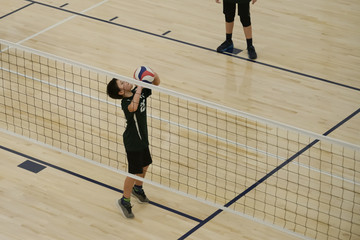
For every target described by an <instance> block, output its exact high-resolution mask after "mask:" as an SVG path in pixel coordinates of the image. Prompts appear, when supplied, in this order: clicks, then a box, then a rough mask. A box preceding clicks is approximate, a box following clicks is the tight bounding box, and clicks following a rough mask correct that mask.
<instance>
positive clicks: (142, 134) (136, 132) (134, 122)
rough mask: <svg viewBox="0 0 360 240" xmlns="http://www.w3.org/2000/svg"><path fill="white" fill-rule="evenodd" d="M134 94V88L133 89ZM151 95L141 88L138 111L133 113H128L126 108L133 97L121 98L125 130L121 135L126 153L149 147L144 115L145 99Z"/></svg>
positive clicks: (146, 89)
mask: <svg viewBox="0 0 360 240" xmlns="http://www.w3.org/2000/svg"><path fill="white" fill-rule="evenodd" d="M132 92H133V93H135V92H136V88H135V89H133V91H132ZM150 95H151V89H148V88H143V90H142V92H141V96H140V102H139V106H138V109H137V110H136V111H135V112H129V110H128V106H129V104H130V103H131V101H132V99H133V97H134V95H133V96H131V97H129V98H123V99H122V101H121V107H122V110H123V111H124V114H125V118H126V129H125V131H124V134H123V140H124V145H125V149H126V150H127V151H138V150H142V149H145V148H146V147H147V146H149V140H148V130H147V115H146V98H147V97H149V96H150Z"/></svg>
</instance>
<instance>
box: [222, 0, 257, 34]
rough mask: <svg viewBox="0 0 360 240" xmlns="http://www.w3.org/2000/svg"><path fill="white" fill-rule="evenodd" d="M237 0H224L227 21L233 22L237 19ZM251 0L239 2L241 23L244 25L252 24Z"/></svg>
mask: <svg viewBox="0 0 360 240" xmlns="http://www.w3.org/2000/svg"><path fill="white" fill-rule="evenodd" d="M236 3H237V1H235V0H233V1H230V0H223V13H224V14H225V20H226V22H233V21H234V19H235V12H236ZM249 3H250V1H239V2H238V4H237V5H238V15H239V16H240V20H241V23H242V25H243V26H244V27H248V26H250V25H251V20H250V4H249Z"/></svg>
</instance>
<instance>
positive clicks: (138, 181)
mask: <svg viewBox="0 0 360 240" xmlns="http://www.w3.org/2000/svg"><path fill="white" fill-rule="evenodd" d="M148 167H149V165H148V166H146V167H143V172H142V173H140V174H136V176H139V177H142V178H145V175H146V172H147V169H148ZM135 185H136V186H142V185H143V182H142V181H140V180H135Z"/></svg>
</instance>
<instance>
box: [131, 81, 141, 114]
mask: <svg viewBox="0 0 360 240" xmlns="http://www.w3.org/2000/svg"><path fill="white" fill-rule="evenodd" d="M142 89H143V88H142V86H138V87H137V89H136V92H135V93H134V97H133V99H132V100H131V103H130V104H129V106H128V110H129V112H135V111H136V110H137V109H138V107H139V103H140V96H141V91H142Z"/></svg>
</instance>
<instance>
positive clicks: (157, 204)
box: [0, 145, 202, 222]
mask: <svg viewBox="0 0 360 240" xmlns="http://www.w3.org/2000/svg"><path fill="white" fill-rule="evenodd" d="M0 149H2V150H4V151H7V152H10V153H12V154H15V155H18V156H20V157H23V158H25V159H29V160H31V161H34V162H37V163H39V164H42V165H45V166H47V167H50V168H53V169H56V170H58V171H61V172H64V173H66V174H69V175H71V176H74V177H77V178H80V179H82V180H85V181H87V182H90V183H94V184H96V185H99V186H101V187H104V188H107V189H110V190H113V191H115V192H119V193H123V190H121V189H119V188H116V187H113V186H111V185H108V184H106V183H103V182H100V181H98V180H95V179H93V178H89V177H87V176H85V175H82V174H79V173H76V172H73V171H71V170H68V169H65V168H62V167H59V166H57V165H55V164H52V163H48V162H46V161H44V160H40V159H38V158H35V157H32V156H30V155H27V154H25V153H21V152H19V151H16V150H13V149H10V148H8V147H5V146H3V145H0ZM149 204H151V205H154V206H156V207H159V208H161V209H163V210H166V211H169V212H172V213H174V214H177V215H180V216H182V217H185V218H187V219H190V220H193V221H195V222H201V221H202V220H201V219H199V218H197V217H194V216H191V215H189V214H186V213H183V212H181V211H178V210H176V209H173V208H170V207H167V206H165V205H162V204H160V203H156V202H153V201H150V202H149Z"/></svg>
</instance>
